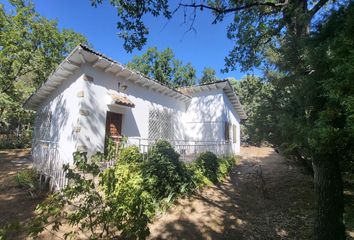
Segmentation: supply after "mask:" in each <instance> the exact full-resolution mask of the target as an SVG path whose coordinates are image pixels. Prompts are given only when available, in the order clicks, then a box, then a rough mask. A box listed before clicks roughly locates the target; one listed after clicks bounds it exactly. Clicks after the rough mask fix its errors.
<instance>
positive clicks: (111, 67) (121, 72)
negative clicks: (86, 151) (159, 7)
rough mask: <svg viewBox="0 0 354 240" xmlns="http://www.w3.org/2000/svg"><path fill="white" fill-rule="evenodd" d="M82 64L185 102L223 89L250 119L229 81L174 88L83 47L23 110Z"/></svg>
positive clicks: (35, 102)
mask: <svg viewBox="0 0 354 240" xmlns="http://www.w3.org/2000/svg"><path fill="white" fill-rule="evenodd" d="M82 64H90V65H91V66H92V67H94V68H98V69H100V70H102V71H104V72H107V73H109V74H112V75H114V76H115V77H122V78H123V79H124V80H125V81H131V82H133V83H135V84H138V85H140V86H142V87H145V88H148V89H151V90H153V91H156V92H158V93H160V94H162V95H166V96H168V97H171V98H174V99H176V100H178V101H182V102H185V103H188V102H189V101H190V99H191V96H190V95H191V94H192V93H194V92H198V91H207V90H212V89H223V91H224V92H225V93H226V95H227V96H228V98H229V99H230V101H231V103H232V104H233V106H234V108H235V110H236V112H237V113H238V114H239V116H240V118H241V119H246V118H247V116H246V114H245V112H244V110H243V108H242V105H241V103H240V101H239V99H238V97H237V95H236V93H235V91H234V89H233V87H232V86H231V84H230V82H229V81H228V80H224V81H218V82H214V83H210V84H202V85H196V86H190V87H184V88H179V89H175V88H171V87H169V86H166V85H163V84H161V83H159V82H158V81H156V80H154V79H151V78H149V77H147V76H145V75H143V74H142V73H140V72H138V71H135V70H132V69H130V68H128V67H127V66H125V65H123V64H121V63H119V62H117V61H115V60H113V59H111V58H109V57H107V56H105V55H104V54H102V53H99V52H97V51H95V50H93V49H92V48H89V47H88V46H85V45H82V44H80V45H78V46H76V47H75V48H74V49H73V50H72V51H71V53H70V54H69V55H68V56H67V57H66V58H65V59H64V60H63V61H62V62H61V63H60V64H59V66H58V67H57V68H56V69H55V70H54V72H52V73H51V74H50V76H49V77H48V78H47V80H46V81H45V82H44V83H43V84H42V85H41V86H40V87H39V88H38V89H37V90H36V91H35V92H34V93H33V94H32V95H31V96H30V97H29V98H28V99H27V100H26V102H25V103H24V104H23V107H24V108H26V109H32V110H36V109H37V107H38V106H39V105H40V104H41V102H43V101H44V100H45V99H46V98H47V97H49V96H50V94H51V93H52V92H53V91H54V90H55V89H57V87H59V86H60V85H61V84H62V82H63V81H65V80H66V79H67V78H68V77H70V76H71V75H72V74H74V72H75V71H76V70H78V69H79V68H80V67H81V65H82Z"/></svg>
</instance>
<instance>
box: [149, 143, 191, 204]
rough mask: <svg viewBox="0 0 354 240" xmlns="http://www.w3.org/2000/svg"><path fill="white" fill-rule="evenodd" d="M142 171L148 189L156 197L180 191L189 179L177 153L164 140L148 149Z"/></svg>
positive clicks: (163, 196)
mask: <svg viewBox="0 0 354 240" xmlns="http://www.w3.org/2000/svg"><path fill="white" fill-rule="evenodd" d="M143 171H144V175H145V177H146V179H147V181H148V185H149V187H150V188H151V189H150V191H151V192H152V193H153V195H154V197H156V198H157V199H162V198H165V197H167V196H168V195H169V194H170V193H180V192H181V190H182V188H183V186H184V185H185V184H188V181H189V179H188V177H189V176H188V174H187V173H186V168H185V165H184V163H183V162H181V161H179V154H178V153H177V152H176V151H175V150H174V149H173V147H172V146H171V144H170V143H169V142H167V141H164V140H161V141H158V142H157V143H156V144H155V145H153V146H152V147H151V148H150V149H149V152H148V160H147V161H146V162H145V163H144V169H143Z"/></svg>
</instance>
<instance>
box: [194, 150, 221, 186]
mask: <svg viewBox="0 0 354 240" xmlns="http://www.w3.org/2000/svg"><path fill="white" fill-rule="evenodd" d="M196 164H197V166H198V167H199V168H200V169H201V170H202V171H203V173H204V175H205V176H206V177H207V178H208V179H209V180H210V181H212V182H217V180H218V178H217V172H218V167H219V163H218V158H217V156H216V155H215V154H214V153H212V152H204V153H201V154H200V155H199V156H198V158H197V159H196Z"/></svg>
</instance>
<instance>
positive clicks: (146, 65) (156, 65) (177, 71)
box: [128, 47, 196, 87]
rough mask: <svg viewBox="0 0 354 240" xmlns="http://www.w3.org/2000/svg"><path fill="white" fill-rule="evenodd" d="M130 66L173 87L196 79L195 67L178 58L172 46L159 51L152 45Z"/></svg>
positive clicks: (192, 82)
mask: <svg viewBox="0 0 354 240" xmlns="http://www.w3.org/2000/svg"><path fill="white" fill-rule="evenodd" d="M128 67H130V68H132V69H135V70H137V71H139V72H141V73H142V74H144V75H146V76H148V77H150V78H153V79H156V80H157V81H159V82H160V83H162V84H165V85H168V86H171V87H182V86H190V85H193V84H195V81H196V76H195V73H196V70H195V69H194V67H193V66H192V65H191V64H190V63H187V64H186V65H184V64H183V63H182V62H181V61H180V60H178V59H176V58H175V54H174V53H173V51H172V50H171V49H170V48H166V49H165V50H164V51H162V52H159V51H158V50H157V48H156V47H150V48H148V50H147V51H146V53H144V54H143V55H141V56H135V57H134V58H133V60H132V61H131V62H129V63H128Z"/></svg>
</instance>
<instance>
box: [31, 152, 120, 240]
mask: <svg viewBox="0 0 354 240" xmlns="http://www.w3.org/2000/svg"><path fill="white" fill-rule="evenodd" d="M94 159H97V158H94ZM64 168H65V170H66V172H67V177H68V179H69V185H68V186H67V187H65V188H64V189H63V190H61V191H60V192H56V193H54V194H52V195H50V196H49V197H48V198H47V199H46V200H45V201H44V202H43V203H41V204H39V205H38V206H37V208H36V212H37V215H36V217H35V218H34V219H33V221H32V222H31V223H30V231H29V232H30V236H32V237H36V236H37V235H38V234H39V233H40V232H42V231H43V230H44V229H45V228H47V227H48V226H49V225H50V226H51V230H53V231H58V230H59V228H60V226H61V225H62V221H66V222H67V223H68V224H69V225H70V226H79V227H80V229H81V230H82V231H89V232H90V237H91V239H97V238H108V237H109V236H112V232H110V231H109V230H112V229H113V230H115V228H114V227H111V226H112V225H113V226H114V223H112V222H111V221H112V218H111V217H110V212H109V206H107V204H106V202H105V201H104V196H103V194H102V193H101V192H100V191H99V187H98V180H97V177H98V176H99V174H100V168H99V165H98V163H97V162H95V161H89V160H88V158H87V154H86V153H80V152H76V153H75V154H74V168H71V167H69V166H68V165H65V166H64ZM63 209H66V210H65V211H63ZM110 227H111V228H110ZM77 234H78V232H77V231H68V232H66V233H65V235H64V237H65V238H75V236H77Z"/></svg>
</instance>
